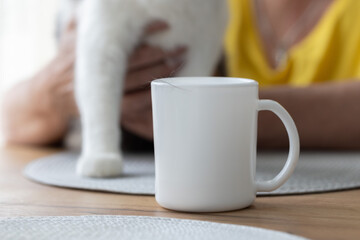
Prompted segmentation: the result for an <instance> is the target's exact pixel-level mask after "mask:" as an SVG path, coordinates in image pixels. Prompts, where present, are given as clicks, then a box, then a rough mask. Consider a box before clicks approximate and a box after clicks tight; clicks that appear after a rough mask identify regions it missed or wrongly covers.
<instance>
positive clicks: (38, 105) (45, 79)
mask: <svg viewBox="0 0 360 240" xmlns="http://www.w3.org/2000/svg"><path fill="white" fill-rule="evenodd" d="M54 64H56V60H55V61H53V62H52V63H50V64H49V65H48V67H46V68H45V69H44V70H42V71H41V72H39V73H38V74H37V75H36V76H35V77H33V78H32V79H30V80H28V81H26V82H22V83H20V84H18V85H17V86H15V87H14V88H13V89H11V90H10V91H9V92H8V93H7V94H6V95H5V97H4V99H3V106H2V107H3V109H2V125H3V127H2V128H3V134H4V137H5V140H6V141H7V142H9V143H15V144H32V145H43V144H49V143H52V142H55V141H57V140H59V139H60V138H61V137H62V136H63V135H64V133H65V131H66V127H67V126H66V125H67V121H66V119H65V116H62V114H61V112H58V111H59V109H56V108H54V107H55V106H54V104H53V102H52V101H51V97H52V96H51V94H53V91H51V90H50V89H51V88H55V86H56V84H57V83H56V81H53V79H51V77H52V76H53V75H54V73H53V72H52V71H56V69H55V66H53V65H54Z"/></svg>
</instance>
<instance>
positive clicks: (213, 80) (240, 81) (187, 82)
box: [151, 77, 259, 87]
mask: <svg viewBox="0 0 360 240" xmlns="http://www.w3.org/2000/svg"><path fill="white" fill-rule="evenodd" d="M206 79H207V80H208V81H204V80H206ZM151 85H152V86H153V85H158V86H182V87H186V86H187V87H235V86H238V87H245V86H255V87H256V86H258V85H259V84H258V82H257V81H255V80H252V79H249V78H234V77H169V78H160V79H156V80H154V81H152V82H151Z"/></svg>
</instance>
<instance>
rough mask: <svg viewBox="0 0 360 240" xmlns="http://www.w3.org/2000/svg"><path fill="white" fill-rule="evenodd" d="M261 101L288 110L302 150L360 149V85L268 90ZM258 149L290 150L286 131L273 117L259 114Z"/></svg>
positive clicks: (336, 84) (323, 84) (358, 82)
mask: <svg viewBox="0 0 360 240" xmlns="http://www.w3.org/2000/svg"><path fill="white" fill-rule="evenodd" d="M260 98H261V99H272V100H275V101H278V102H279V103H280V104H281V105H283V106H284V107H285V108H286V109H287V110H288V112H289V113H290V115H291V116H292V117H293V119H294V121H295V124H296V126H297V128H298V131H299V135H300V145H301V147H302V148H327V149H360V107H359V103H360V81H348V82H343V83H322V84H315V85H312V86H309V87H304V88H295V87H287V86H281V87H272V88H264V89H261V90H260ZM258 146H259V147H260V148H281V147H286V146H288V137H287V134H286V131H285V129H284V127H283V126H282V124H281V122H280V120H279V119H277V117H276V116H274V115H273V114H272V113H269V112H261V113H260V114H259V129H258Z"/></svg>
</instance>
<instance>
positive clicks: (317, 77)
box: [3, 0, 360, 149]
mask: <svg viewBox="0 0 360 240" xmlns="http://www.w3.org/2000/svg"><path fill="white" fill-rule="evenodd" d="M229 6H230V13H231V15H230V23H229V27H228V31H227V34H226V38H225V39H226V40H225V66H226V75H227V76H230V77H243V78H251V79H255V80H257V81H258V82H259V84H260V98H267V99H274V100H276V101H278V102H280V103H281V104H282V105H283V106H284V107H285V108H286V109H287V110H288V111H289V112H290V114H291V115H292V116H293V118H294V120H295V122H296V124H297V127H298V129H299V134H300V140H301V145H302V146H303V147H307V148H332V149H360V124H359V123H360V107H358V103H360V81H358V79H360V76H359V75H360V49H359V48H360V28H359V27H357V26H356V24H357V23H358V22H359V20H360V14H358V13H357V11H358V10H359V9H360V1H358V0H316V1H315V0H302V1H294V0H229ZM149 26H150V29H151V31H149V32H150V33H153V32H156V31H166V28H167V26H166V23H161V22H160V23H156V24H153V25H149ZM75 32H76V25H75V24H72V25H71V26H69V28H68V29H67V31H66V32H65V33H64V34H63V37H62V41H61V44H60V46H61V47H60V48H59V53H58V55H57V56H56V58H55V59H54V60H53V61H52V62H51V63H50V64H49V65H48V66H47V67H46V68H45V69H42V70H41V71H40V72H39V74H37V75H36V76H35V77H33V78H32V79H30V80H29V81H27V82H24V83H22V84H20V85H18V86H16V87H15V88H14V89H12V90H11V91H10V92H9V93H8V94H7V95H6V97H5V100H4V114H3V122H4V126H5V127H4V129H5V135H6V138H7V140H8V141H9V142H13V143H23V144H49V143H51V142H54V141H57V140H59V139H61V138H63V136H64V135H65V133H66V130H67V126H68V122H69V119H70V118H71V117H72V116H73V115H76V114H77V109H76V104H75V102H74V98H73V92H72V91H71V88H68V86H69V85H71V83H72V80H73V75H72V69H73V63H74V54H73V53H74V36H75ZM184 52H185V50H184V49H181V48H179V49H175V50H174V51H172V52H163V51H162V50H161V49H157V48H152V47H149V46H140V47H139V48H138V49H136V50H135V52H134V53H133V55H132V56H131V57H130V60H129V62H130V64H129V66H130V67H129V70H128V75H127V80H126V84H125V85H126V86H127V87H128V89H130V90H129V91H126V92H125V96H124V101H123V113H122V126H123V128H124V129H125V130H126V131H128V132H130V133H131V134H132V135H134V136H137V137H138V138H139V139H145V140H144V141H145V143H147V144H148V145H151V140H152V121H151V104H150V101H151V100H150V89H149V88H144V86H146V85H147V84H148V83H149V82H150V81H151V80H153V79H154V78H157V77H164V76H168V75H169V74H170V73H173V72H174V71H175V70H176V69H178V67H179V65H180V64H179V62H178V63H177V64H175V65H169V64H167V63H168V62H176V60H178V59H181V58H182V57H183V55H184ZM169 58H170V59H171V61H168V60H169ZM64 89H66V91H65V90H64ZM69 89H70V90H69ZM44 103H46V104H44ZM258 142H259V147H286V146H287V144H288V143H287V135H286V132H285V130H284V129H283V126H282V125H281V123H280V121H279V120H278V119H277V118H276V117H275V116H273V115H271V114H267V113H261V114H260V116H259V133H258ZM145 145H146V144H145Z"/></svg>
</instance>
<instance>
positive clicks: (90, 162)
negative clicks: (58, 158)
mask: <svg viewBox="0 0 360 240" xmlns="http://www.w3.org/2000/svg"><path fill="white" fill-rule="evenodd" d="M76 172H77V174H78V175H80V176H83V177H94V178H106V177H115V176H119V175H121V172H122V159H121V156H120V155H119V154H115V153H103V154H93V155H90V156H88V155H87V156H81V157H80V159H79V160H78V162H77V166H76Z"/></svg>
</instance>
